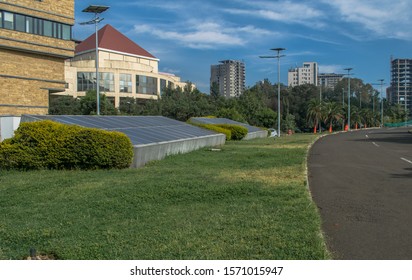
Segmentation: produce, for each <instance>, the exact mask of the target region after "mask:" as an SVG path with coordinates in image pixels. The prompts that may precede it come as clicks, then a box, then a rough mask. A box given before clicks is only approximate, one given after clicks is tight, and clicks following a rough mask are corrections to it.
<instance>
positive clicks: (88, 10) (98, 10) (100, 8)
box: [80, 5, 109, 116]
mask: <svg viewBox="0 0 412 280" xmlns="http://www.w3.org/2000/svg"><path fill="white" fill-rule="evenodd" d="M107 9H109V7H107V6H97V5H91V6H89V7H87V8H86V9H84V10H83V11H82V12H85V13H94V19H92V20H91V21H88V22H82V23H80V24H82V25H85V24H94V26H95V32H96V33H95V34H96V59H95V62H96V63H95V65H96V114H97V115H98V116H99V115H100V77H99V34H98V28H97V25H98V23H99V22H101V21H102V20H103V18H99V14H101V13H103V12H104V11H106V10H107Z"/></svg>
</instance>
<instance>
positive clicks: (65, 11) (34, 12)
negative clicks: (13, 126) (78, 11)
mask: <svg viewBox="0 0 412 280" xmlns="http://www.w3.org/2000/svg"><path fill="white" fill-rule="evenodd" d="M73 24H74V0H60V1H39V0H36V1H35V0H15V1H7V0H0V61H1V67H0V85H1V86H0V115H21V114H47V112H48V106H49V95H50V94H52V93H55V92H62V91H65V86H66V82H65V78H64V62H65V60H66V59H67V58H70V57H73V55H74V42H73V40H72V26H73Z"/></svg>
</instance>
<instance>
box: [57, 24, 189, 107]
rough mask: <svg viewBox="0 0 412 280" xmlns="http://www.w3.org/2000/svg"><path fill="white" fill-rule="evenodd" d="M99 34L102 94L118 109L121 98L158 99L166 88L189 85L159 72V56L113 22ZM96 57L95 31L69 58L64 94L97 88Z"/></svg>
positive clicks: (175, 77) (81, 92) (80, 92)
mask: <svg viewBox="0 0 412 280" xmlns="http://www.w3.org/2000/svg"><path fill="white" fill-rule="evenodd" d="M98 33H99V34H98V35H99V37H98V38H99V45H98V51H99V78H100V93H101V94H105V95H106V96H107V97H108V99H109V100H110V101H111V102H112V103H113V104H114V106H115V107H116V108H118V107H119V105H120V99H121V98H126V97H131V98H135V99H158V98H159V97H160V95H161V93H162V91H163V90H164V89H165V88H166V87H168V86H170V87H172V88H176V87H181V88H184V86H185V85H186V83H185V82H181V81H180V77H178V76H175V75H173V74H169V73H162V72H159V59H158V58H156V57H155V56H153V55H152V54H151V53H149V52H148V51H146V50H145V49H143V48H142V47H141V46H139V45H138V44H136V43H135V42H133V41H132V40H130V39H129V38H127V37H126V36H125V35H123V34H122V33H120V32H119V31H118V30H116V29H115V28H113V27H112V26H111V25H105V26H104V27H103V28H101V29H100V30H99V31H98ZM95 59H96V34H93V35H91V36H90V37H88V38H87V39H86V40H84V41H83V42H81V43H80V44H79V45H77V46H76V51H75V56H74V57H73V58H71V59H68V60H67V61H66V67H65V71H66V82H67V84H68V87H67V89H66V92H65V93H64V94H65V95H70V96H73V97H75V98H76V97H78V96H84V95H85V93H86V92H87V91H88V90H93V89H96V66H95ZM57 95H61V93H58V94H57Z"/></svg>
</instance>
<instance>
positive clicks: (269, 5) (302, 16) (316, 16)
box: [224, 0, 324, 28]
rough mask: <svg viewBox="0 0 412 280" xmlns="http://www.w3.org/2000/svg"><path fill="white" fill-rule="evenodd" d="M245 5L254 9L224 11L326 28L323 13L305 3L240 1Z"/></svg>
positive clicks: (239, 0)
mask: <svg viewBox="0 0 412 280" xmlns="http://www.w3.org/2000/svg"><path fill="white" fill-rule="evenodd" d="M237 2H239V3H241V4H243V5H249V6H250V7H252V8H247V9H238V8H236V9H233V8H232V9H230V8H228V9H224V11H225V12H227V13H230V14H236V15H247V16H253V17H258V18H263V19H267V20H271V21H278V22H284V23H288V24H291V23H297V24H301V25H305V26H309V27H314V28H320V27H323V26H324V23H323V22H322V17H323V16H324V14H323V12H322V11H321V10H319V9H316V8H315V7H312V6H310V5H308V4H305V3H296V2H292V1H276V2H273V1H245V0H238V1H237Z"/></svg>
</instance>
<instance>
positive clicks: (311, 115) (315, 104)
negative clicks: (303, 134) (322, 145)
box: [306, 99, 323, 133]
mask: <svg viewBox="0 0 412 280" xmlns="http://www.w3.org/2000/svg"><path fill="white" fill-rule="evenodd" d="M322 116H323V110H322V103H321V102H320V100H318V99H311V100H310V101H309V104H308V109H307V113H306V117H307V120H308V122H310V123H312V124H314V128H313V133H316V128H317V126H318V124H319V121H320V120H322Z"/></svg>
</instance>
